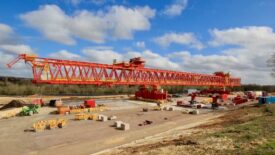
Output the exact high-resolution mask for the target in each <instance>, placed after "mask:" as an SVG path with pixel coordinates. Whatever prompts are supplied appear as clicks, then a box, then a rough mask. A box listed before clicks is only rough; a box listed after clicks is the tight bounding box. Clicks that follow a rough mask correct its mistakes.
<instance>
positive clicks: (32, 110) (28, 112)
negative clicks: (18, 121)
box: [19, 104, 40, 116]
mask: <svg viewBox="0 0 275 155" xmlns="http://www.w3.org/2000/svg"><path fill="white" fill-rule="evenodd" d="M39 108H40V105H37V104H30V105H28V106H24V107H23V108H22V111H21V112H20V113H19V115H20V116H32V115H33V114H37V113H38V109H39Z"/></svg>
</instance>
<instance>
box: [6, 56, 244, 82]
mask: <svg viewBox="0 0 275 155" xmlns="http://www.w3.org/2000/svg"><path fill="white" fill-rule="evenodd" d="M19 60H25V63H28V64H30V65H31V66H32V71H33V82H34V83H47V84H91V85H155V86H163V85H188V86H220V87H233V86H239V85H240V83H241V79H240V78H232V77H230V75H229V74H221V73H220V72H219V73H217V74H214V75H208V74H198V73H190V72H178V71H169V70H160V69H152V68H146V67H144V63H145V61H143V60H142V59H141V58H134V59H131V60H130V62H129V63H125V62H123V63H115V64H112V65H109V64H100V63H91V62H80V61H70V60H59V59H51V58H39V57H37V56H32V55H26V54H20V55H19V56H18V57H17V58H16V59H14V60H13V61H11V62H10V63H9V64H7V66H8V67H9V68H11V67H12V66H13V65H14V64H15V63H16V62H18V61H19Z"/></svg>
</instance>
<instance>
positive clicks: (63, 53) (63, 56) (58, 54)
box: [49, 50, 82, 60]
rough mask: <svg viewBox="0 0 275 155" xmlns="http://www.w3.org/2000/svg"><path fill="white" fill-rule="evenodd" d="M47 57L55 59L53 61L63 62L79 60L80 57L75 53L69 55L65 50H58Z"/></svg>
mask: <svg viewBox="0 0 275 155" xmlns="http://www.w3.org/2000/svg"><path fill="white" fill-rule="evenodd" d="M49 57H51V58H55V59H59V58H61V59H64V60H81V59H82V58H81V56H80V55H78V54H75V53H71V52H69V51H67V50H60V51H58V52H55V53H51V54H49Z"/></svg>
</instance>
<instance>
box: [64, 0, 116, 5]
mask: <svg viewBox="0 0 275 155" xmlns="http://www.w3.org/2000/svg"><path fill="white" fill-rule="evenodd" d="M109 1H111V2H114V1H115V0H109ZM109 1H108V2H109ZM67 2H69V3H71V4H72V5H74V6H77V5H79V4H80V3H86V4H89V3H92V4H95V5H102V4H104V3H106V2H107V1H106V0H67Z"/></svg>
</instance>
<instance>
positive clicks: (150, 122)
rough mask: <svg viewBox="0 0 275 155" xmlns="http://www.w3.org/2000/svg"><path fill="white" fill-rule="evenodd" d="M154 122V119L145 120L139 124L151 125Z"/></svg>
mask: <svg viewBox="0 0 275 155" xmlns="http://www.w3.org/2000/svg"><path fill="white" fill-rule="evenodd" d="M152 123H153V121H149V120H145V121H144V122H143V123H141V124H138V126H144V125H150V124H152Z"/></svg>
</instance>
